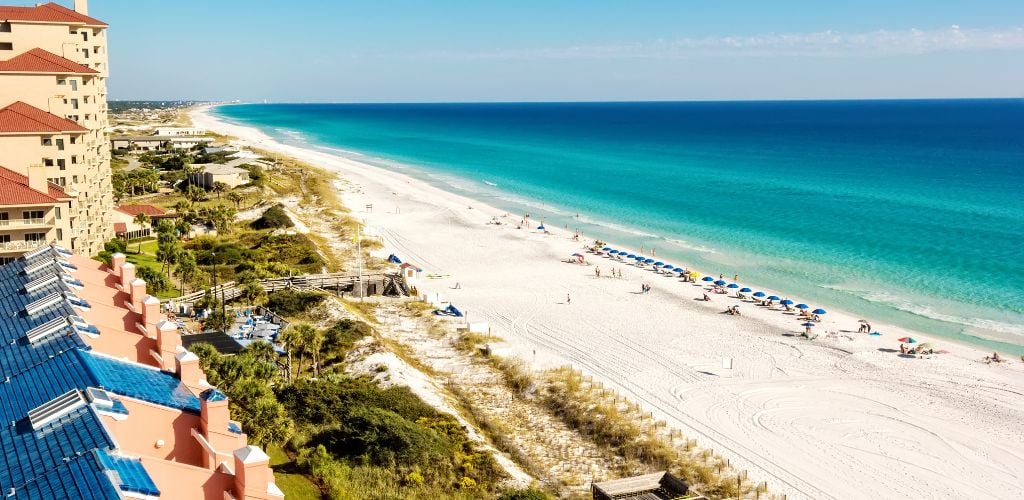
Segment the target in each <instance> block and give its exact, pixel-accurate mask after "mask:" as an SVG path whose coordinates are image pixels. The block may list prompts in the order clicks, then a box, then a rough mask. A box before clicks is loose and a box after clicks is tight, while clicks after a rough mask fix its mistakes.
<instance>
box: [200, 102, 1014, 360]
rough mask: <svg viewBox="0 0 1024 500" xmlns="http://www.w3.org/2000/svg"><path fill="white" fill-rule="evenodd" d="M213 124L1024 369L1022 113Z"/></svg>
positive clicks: (495, 110) (249, 114)
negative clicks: (245, 129)
mask: <svg viewBox="0 0 1024 500" xmlns="http://www.w3.org/2000/svg"><path fill="white" fill-rule="evenodd" d="M214 113H215V114H216V115H218V116H220V117H222V118H224V119H227V120H228V121H231V122H234V123H238V124H242V125H249V126H253V127H257V128H259V129H261V130H262V131H264V132H265V133H267V134H269V135H271V136H272V137H274V138H276V139H277V140H279V141H282V142H285V143H289V144H293V145H302V146H306V147H313V148H324V149H327V150H329V151H332V152H334V153H336V154H339V155H342V156H350V157H355V158H357V159H359V160H361V161H364V162H367V163H371V164H375V165H378V166H381V167H384V168H388V169H393V170H398V171H401V172H403V173H406V174H409V175H412V176H415V177H418V178H422V179H425V180H427V181H429V182H431V183H433V184H435V185H438V186H440V187H442V188H444V189H447V190H450V191H456V192H459V193H460V194H465V195H468V196H470V197H472V198H476V199H479V200H481V201H484V202H487V203H489V204H493V205H496V206H499V207H502V208H505V209H508V210H510V211H512V212H514V213H523V212H529V213H531V214H533V216H534V217H538V216H544V217H545V218H546V220H547V221H548V223H549V224H555V225H558V226H563V225H568V226H569V227H570V229H572V228H580V229H581V230H583V231H584V233H585V234H586V235H587V236H593V237H602V238H605V239H607V240H609V241H612V242H615V243H616V244H618V245H622V246H629V247H632V248H634V249H636V248H639V247H640V246H641V245H643V246H645V247H647V248H651V247H654V248H657V251H658V256H659V258H664V259H665V260H668V259H671V260H673V261H676V262H675V263H677V264H679V265H690V266H693V267H696V268H697V269H702V270H707V271H713V272H715V273H719V272H720V273H723V274H726V275H728V276H732V275H733V274H739V275H740V280H741V282H744V281H749V282H751V283H757V284H759V285H762V286H766V287H771V288H774V289H777V290H782V291H784V292H785V293H787V294H788V295H789V296H791V297H792V298H794V299H798V300H799V301H801V302H807V303H809V304H812V305H815V304H833V305H835V306H838V307H841V308H842V309H845V310H848V311H851V312H854V313H857V314H862V315H864V316H866V317H871V318H877V319H880V320H884V321H888V322H893V323H895V324H899V325H901V326H904V327H908V328H912V329H916V330H919V331H924V332H929V333H932V334H935V335H939V336H945V337H948V338H955V339H958V340H960V341H964V342H969V343H971V344H974V345H978V346H983V347H986V348H992V349H997V348H998V349H1002V350H1005V351H1008V352H1011V353H1016V354H1024V100H1020V99H1005V100H915V101H898V100H897V101H817V102H816V101H811V102H681V103H571V104H570V103H529V104H527V103H521V104H520V103H516V104H258V105H255V104H254V105H231V106H221V107H218V108H216V110H215V111H214ZM576 214H579V218H576V217H575V215H576Z"/></svg>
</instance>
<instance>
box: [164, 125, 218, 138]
mask: <svg viewBox="0 0 1024 500" xmlns="http://www.w3.org/2000/svg"><path fill="white" fill-rule="evenodd" d="M155 135H160V136H164V137H182V136H196V135H206V129H203V128H195V127H157V129H156V133H155Z"/></svg>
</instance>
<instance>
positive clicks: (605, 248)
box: [541, 226, 612, 252]
mask: <svg viewBox="0 0 1024 500" xmlns="http://www.w3.org/2000/svg"><path fill="white" fill-rule="evenodd" d="M541 227H544V226H541ZM611 249H612V247H604V248H602V249H601V250H604V251H605V252H607V251H608V250H611Z"/></svg>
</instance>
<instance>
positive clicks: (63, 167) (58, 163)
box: [57, 158, 67, 170]
mask: <svg viewBox="0 0 1024 500" xmlns="http://www.w3.org/2000/svg"><path fill="white" fill-rule="evenodd" d="M57 167H58V168H60V169H61V170H64V169H65V168H66V167H67V165H66V164H65V163H64V158H60V159H58V160H57Z"/></svg>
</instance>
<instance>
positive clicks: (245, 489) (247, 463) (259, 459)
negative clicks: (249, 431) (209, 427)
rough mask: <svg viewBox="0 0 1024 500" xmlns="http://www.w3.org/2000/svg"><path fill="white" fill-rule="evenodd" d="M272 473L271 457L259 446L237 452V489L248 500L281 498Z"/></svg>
mask: <svg viewBox="0 0 1024 500" xmlns="http://www.w3.org/2000/svg"><path fill="white" fill-rule="evenodd" d="M273 477H274V476H273V475H272V474H271V473H270V457H269V456H267V454H266V453H263V450H261V449H260V448H259V447H258V446H252V445H250V446H246V447H245V448H239V449H237V450H235V489H236V490H237V491H238V498H244V499H246V500H255V499H268V498H279V497H284V495H279V493H280V491H281V490H279V489H278V488H277V485H276V484H274V483H273V481H272V478H273Z"/></svg>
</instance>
